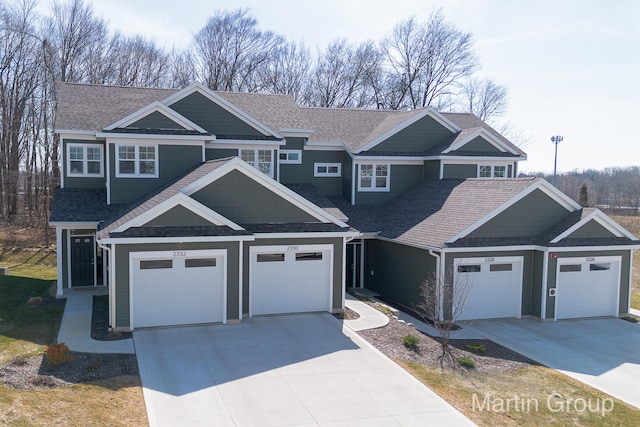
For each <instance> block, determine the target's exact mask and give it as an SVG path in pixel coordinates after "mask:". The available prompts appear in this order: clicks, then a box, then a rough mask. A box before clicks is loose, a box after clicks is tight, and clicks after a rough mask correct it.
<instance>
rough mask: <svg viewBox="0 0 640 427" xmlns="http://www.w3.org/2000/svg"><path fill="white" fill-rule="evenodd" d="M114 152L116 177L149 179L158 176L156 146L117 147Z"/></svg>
mask: <svg viewBox="0 0 640 427" xmlns="http://www.w3.org/2000/svg"><path fill="white" fill-rule="evenodd" d="M116 152H117V154H116V157H117V163H116V168H117V170H116V176H118V177H150V178H155V177H157V176H158V147H157V146H153V145H118V146H116Z"/></svg>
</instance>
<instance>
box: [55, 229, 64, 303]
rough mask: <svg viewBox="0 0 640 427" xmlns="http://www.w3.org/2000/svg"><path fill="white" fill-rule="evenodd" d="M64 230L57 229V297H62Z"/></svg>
mask: <svg viewBox="0 0 640 427" xmlns="http://www.w3.org/2000/svg"><path fill="white" fill-rule="evenodd" d="M62 252H63V250H62V229H61V228H60V227H56V267H57V269H58V283H57V284H56V296H57V297H61V296H62V293H63V292H62Z"/></svg>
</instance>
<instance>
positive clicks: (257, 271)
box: [249, 245, 333, 316]
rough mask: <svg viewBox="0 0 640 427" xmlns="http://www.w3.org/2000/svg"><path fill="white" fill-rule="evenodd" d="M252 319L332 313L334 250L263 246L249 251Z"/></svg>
mask: <svg viewBox="0 0 640 427" xmlns="http://www.w3.org/2000/svg"><path fill="white" fill-rule="evenodd" d="M250 255H251V266H250V273H249V274H250V278H249V283H250V290H249V293H250V308H249V312H250V314H251V315H252V316H253V315H260V314H280V313H301V312H309V311H330V309H331V303H330V299H331V288H332V285H333V280H332V275H333V247H332V246H331V245H315V246H307V245H305V246H297V245H291V246H260V247H252V248H251V251H250Z"/></svg>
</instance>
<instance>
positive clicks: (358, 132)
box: [50, 83, 639, 330]
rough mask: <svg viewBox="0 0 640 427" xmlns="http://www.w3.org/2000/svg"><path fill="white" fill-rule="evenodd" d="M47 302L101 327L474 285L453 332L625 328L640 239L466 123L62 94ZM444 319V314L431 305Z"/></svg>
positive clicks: (466, 118) (276, 102)
mask: <svg viewBox="0 0 640 427" xmlns="http://www.w3.org/2000/svg"><path fill="white" fill-rule="evenodd" d="M56 132H57V133H58V134H59V135H60V138H61V148H62V164H61V170H62V176H61V183H60V188H58V189H57V191H56V193H55V197H54V203H53V208H52V212H51V220H50V223H51V225H52V226H53V227H55V228H56V236H57V239H56V240H57V246H58V294H59V295H63V294H64V292H65V290H67V289H70V288H74V287H84V286H108V289H109V296H110V324H111V327H112V328H114V329H120V330H132V329H134V328H139V327H148V326H162V325H177V324H191V323H209V322H224V323H227V322H238V321H241V320H242V319H243V318H244V317H246V316H254V315H262V314H276V313H296V312H308V311H329V312H339V311H341V310H343V309H344V291H345V288H346V287H349V286H353V287H366V288H369V289H371V290H373V291H375V292H377V293H379V294H381V295H383V296H385V297H387V298H389V299H391V300H394V301H396V302H398V303H400V304H403V305H405V306H408V307H413V306H415V305H416V304H417V303H418V302H419V300H420V298H421V295H420V293H421V289H422V286H423V283H425V281H428V282H429V283H430V285H431V286H446V287H453V286H456V285H455V284H456V283H458V282H459V281H460V280H459V279H460V277H465V278H466V279H468V282H469V283H470V286H469V295H468V297H467V301H466V303H465V306H464V310H463V313H462V315H461V316H460V318H461V319H479V318H494V317H522V316H534V317H537V318H541V319H561V318H573V317H591V316H619V315H624V314H626V313H627V312H628V307H629V292H630V283H631V261H632V255H633V251H634V250H635V249H636V248H638V243H639V242H638V240H637V239H636V238H635V237H634V236H633V235H631V234H630V233H629V232H628V231H626V230H624V229H623V228H622V227H620V226H619V225H618V224H616V223H615V222H614V221H612V220H611V219H610V218H609V217H607V216H606V215H605V214H603V213H602V212H600V211H599V210H597V209H583V208H581V207H580V206H579V205H577V204H576V203H575V202H574V201H572V200H571V199H570V198H568V197H567V196H566V195H564V194H562V193H561V192H560V191H558V190H557V189H556V188H555V187H553V186H552V185H550V184H548V183H547V182H546V181H544V180H542V179H528V178H525V179H518V178H516V176H517V172H518V162H520V161H522V160H525V159H526V155H525V153H524V152H522V151H521V150H520V149H519V148H518V147H516V146H514V145H513V144H512V143H510V142H509V141H508V140H507V139H506V138H504V137H503V136H502V135H500V134H499V133H498V132H496V131H495V130H494V129H492V128H491V127H489V126H488V125H486V124H485V123H483V122H482V121H481V120H479V119H478V118H477V117H475V116H473V115H470V114H453V113H439V112H437V111H435V110H433V109H431V108H424V109H418V110H412V111H381V110H348V109H323V108H304V107H300V106H298V105H297V104H296V103H295V102H294V100H293V99H292V98H291V97H289V96H284V95H266V94H248V93H228V92H213V91H210V90H209V89H207V88H206V87H204V86H202V85H200V84H194V85H191V86H189V87H187V88H185V89H182V90H169V89H148V88H125V87H113V86H97V85H79V84H67V83H64V84H61V87H60V94H59V104H58V115H57V122H56ZM442 313H443V316H447V315H448V313H449V309H448V308H447V307H442Z"/></svg>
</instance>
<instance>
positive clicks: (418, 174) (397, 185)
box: [356, 165, 423, 205]
mask: <svg viewBox="0 0 640 427" xmlns="http://www.w3.org/2000/svg"><path fill="white" fill-rule="evenodd" d="M356 170H357V169H356ZM356 175H357V173H356ZM422 176H423V165H391V168H390V171H389V179H390V186H389V191H358V187H357V185H358V183H357V182H356V204H364V205H376V204H381V203H385V202H388V201H389V200H391V199H393V198H394V197H396V196H399V195H400V194H402V193H404V192H405V191H407V190H408V189H410V188H411V187H413V186H415V185H416V184H418V183H419V182H421V181H422ZM356 179H359V177H358V176H356Z"/></svg>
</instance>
